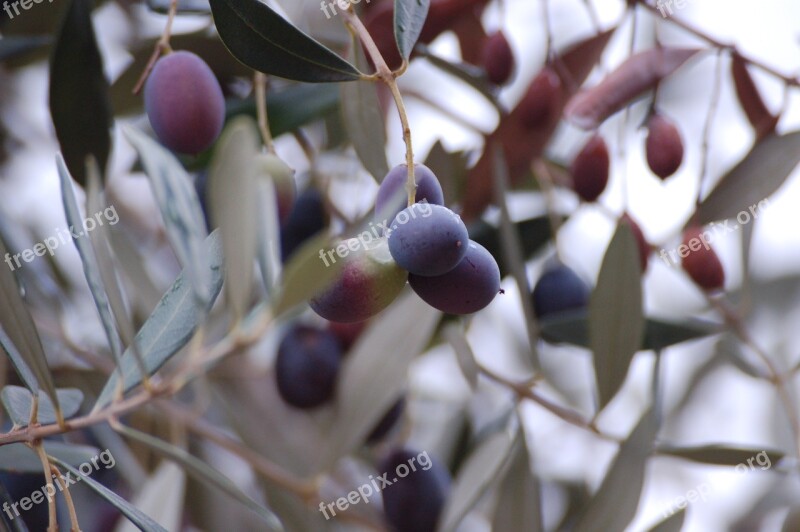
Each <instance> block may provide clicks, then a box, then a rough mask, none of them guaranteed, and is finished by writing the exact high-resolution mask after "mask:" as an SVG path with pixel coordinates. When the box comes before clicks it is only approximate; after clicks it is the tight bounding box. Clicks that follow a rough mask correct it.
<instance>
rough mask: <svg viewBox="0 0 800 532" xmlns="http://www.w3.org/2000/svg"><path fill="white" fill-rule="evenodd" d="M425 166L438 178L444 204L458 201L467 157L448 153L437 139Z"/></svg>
mask: <svg viewBox="0 0 800 532" xmlns="http://www.w3.org/2000/svg"><path fill="white" fill-rule="evenodd" d="M425 166H427V167H428V168H430V169H431V171H432V172H433V173H434V174H435V175H436V177H437V178H439V182H440V183H441V184H442V190H443V191H444V199H445V204H446V205H450V204H451V203H457V202H460V201H461V197H462V196H463V194H464V190H463V189H464V184H465V183H464V181H465V178H466V175H467V159H466V157H465V156H464V152H463V151H459V152H453V153H450V152H448V151H447V150H445V148H444V146H443V145H442V141H441V140H437V141H436V143H434V145H433V147H432V148H431V151H430V152H428V157H427V158H426V159H425ZM484 247H485V246H484Z"/></svg>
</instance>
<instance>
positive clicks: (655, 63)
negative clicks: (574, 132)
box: [564, 47, 700, 130]
mask: <svg viewBox="0 0 800 532" xmlns="http://www.w3.org/2000/svg"><path fill="white" fill-rule="evenodd" d="M699 51H700V50H699V49H692V48H669V47H657V48H652V49H650V50H646V51H644V52H639V53H637V54H634V55H632V56H630V57H629V58H628V59H626V60H625V61H624V62H623V63H622V64H621V65H620V66H619V67H617V69H616V70H614V71H613V72H611V73H610V74H609V75H607V76H606V77H605V78H604V79H603V80H602V81H601V82H600V83H598V84H597V85H596V86H594V87H592V88H590V89H587V90H585V91H583V92H581V93H579V94H577V95H576V96H575V97H574V98H573V99H572V100H571V101H570V102H569V104H568V105H567V108H566V109H565V111H564V115H565V116H566V118H567V119H568V120H570V121H571V122H573V123H574V124H575V125H577V126H578V127H580V128H581V129H586V130H589V129H597V128H598V127H599V126H600V124H602V123H603V122H604V121H605V120H606V118H608V117H609V116H611V115H613V114H614V113H616V112H617V111H620V110H622V109H623V108H624V107H625V106H627V105H628V104H630V103H631V101H632V100H633V99H634V98H636V97H638V96H640V95H641V94H643V93H644V92H646V91H648V90H651V89H653V88H655V87H656V85H658V84H659V83H660V82H661V80H663V79H664V78H666V77H667V76H669V75H671V74H672V73H673V72H675V71H676V70H677V69H678V68H680V67H681V65H683V64H684V63H685V62H686V61H687V60H689V59H690V58H691V57H692V56H694V55H695V54H696V53H697V52H699Z"/></svg>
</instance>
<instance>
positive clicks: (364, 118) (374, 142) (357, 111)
mask: <svg viewBox="0 0 800 532" xmlns="http://www.w3.org/2000/svg"><path fill="white" fill-rule="evenodd" d="M355 54H356V59H355V64H356V65H358V67H359V68H365V67H366V64H367V59H366V57H365V56H364V51H363V49H362V48H361V45H358V46H356V47H355ZM341 91H342V100H341V101H342V114H343V116H344V126H345V129H347V136H348V137H350V141H351V142H352V143H353V147H354V148H355V150H356V154H357V155H358V158H359V159H360V160H361V164H363V165H364V168H366V169H367V171H368V172H369V173H371V174H372V177H374V178H375V180H376V181H378V182H381V181H382V180H383V177H384V176H385V175H386V174H387V173H389V163H387V162H386V124H385V123H384V119H383V113H382V112H381V106H380V103H379V102H378V87H377V83H375V82H373V81H355V82H353V83H343V84H342V86H341Z"/></svg>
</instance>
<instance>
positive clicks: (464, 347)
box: [442, 323, 480, 390]
mask: <svg viewBox="0 0 800 532" xmlns="http://www.w3.org/2000/svg"><path fill="white" fill-rule="evenodd" d="M442 336H444V338H445V339H447V341H448V342H449V343H450V345H451V346H452V347H453V351H454V352H455V354H456V361H457V362H458V367H459V368H461V373H462V375H464V378H465V379H466V380H467V382H468V383H469V385H470V388H472V389H473V390H475V388H476V387H477V386H478V374H479V373H480V368H478V363H477V362H475V354H474V353H473V352H472V348H471V347H470V346H469V341H468V340H467V336H466V335H465V334H464V326H463V325H462V324H460V323H459V324H455V323H451V324H448V325H446V326H445V328H444V330H443V331H442Z"/></svg>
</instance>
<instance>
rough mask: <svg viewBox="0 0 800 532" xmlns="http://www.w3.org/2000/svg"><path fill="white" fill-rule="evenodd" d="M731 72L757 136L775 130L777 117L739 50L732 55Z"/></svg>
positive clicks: (759, 136)
mask: <svg viewBox="0 0 800 532" xmlns="http://www.w3.org/2000/svg"><path fill="white" fill-rule="evenodd" d="M731 74H732V76H733V83H734V87H736V96H737V98H738V99H739V103H740V104H742V109H743V110H744V114H745V115H747V120H748V121H749V122H750V125H752V126H753V129H755V130H756V138H759V139H760V138H763V137H764V136H765V135H766V134H767V133H771V132H773V131H774V130H775V125H776V124H777V122H778V120H777V117H775V116H773V115H772V113H770V111H769V109H768V108H767V106H766V104H765V103H764V100H763V99H762V98H761V93H760V92H759V90H758V87H756V84H755V82H754V81H753V78H752V77H751V76H750V72H748V71H747V63H746V62H745V60H744V59H743V58H742V56H741V55H739V54H738V53H737V52H734V53H733V55H732V57H731Z"/></svg>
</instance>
